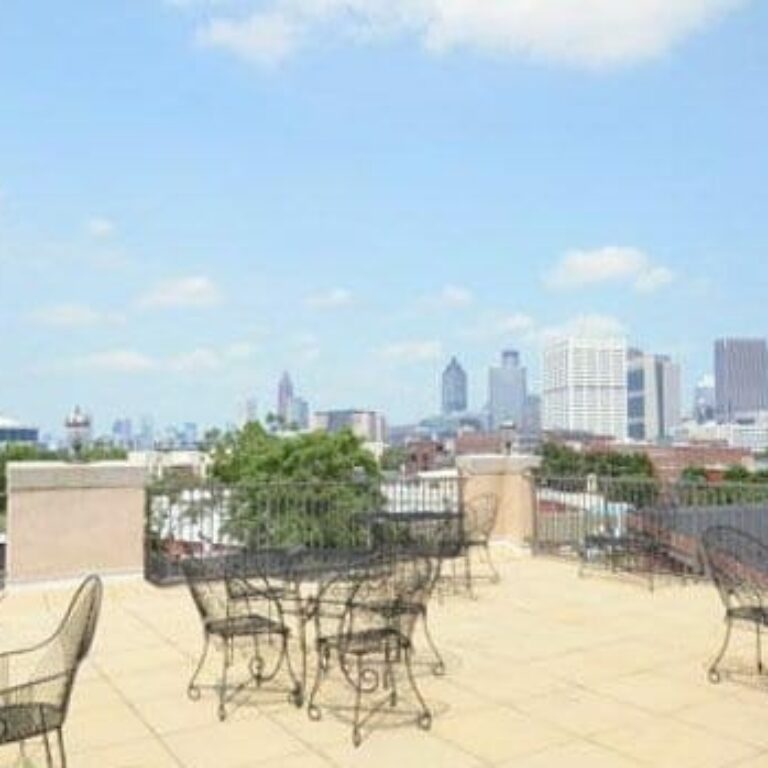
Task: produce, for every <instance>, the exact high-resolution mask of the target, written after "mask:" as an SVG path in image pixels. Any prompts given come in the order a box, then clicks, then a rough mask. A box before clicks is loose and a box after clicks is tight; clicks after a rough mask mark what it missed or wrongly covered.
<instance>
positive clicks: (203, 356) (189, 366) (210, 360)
mask: <svg viewBox="0 0 768 768" xmlns="http://www.w3.org/2000/svg"><path fill="white" fill-rule="evenodd" d="M221 364H222V360H221V356H220V355H219V354H218V353H217V352H216V351H214V350H212V349H209V348H207V347H199V348H198V349H193V350H192V351H191V352H185V353H183V354H181V355H176V356H174V357H172V358H171V359H170V360H168V362H167V364H166V365H167V367H168V369H169V370H171V371H175V372H177V373H199V372H201V371H215V370H217V369H218V368H220V367H221Z"/></svg>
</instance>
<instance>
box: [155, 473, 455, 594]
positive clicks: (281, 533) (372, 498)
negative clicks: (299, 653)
mask: <svg viewBox="0 0 768 768" xmlns="http://www.w3.org/2000/svg"><path fill="white" fill-rule="evenodd" d="M460 490H461V489H460V482H459V479H458V477H447V478H442V477H441V478H438V479H422V478H419V479H415V480H403V479H398V480H385V481H382V482H380V483H379V482H374V483H369V482H362V483H361V482H351V483H326V482H264V483H241V484H237V485H223V484H218V483H204V484H197V485H193V484H190V483H186V484H178V483H170V484H157V485H153V486H152V487H150V488H149V489H148V493H147V510H146V541H145V553H146V554H145V575H146V577H147V579H149V580H150V581H153V582H156V583H166V582H172V581H176V580H178V579H179V578H180V577H181V561H182V560H183V559H184V558H187V557H210V556H218V555H227V554H231V553H235V552H239V551H242V550H244V549H249V550H255V549H259V550H264V549H275V548H279V549H297V548H300V549H312V550H324V551H329V550H335V551H347V552H351V553H352V552H359V551H361V550H367V549H370V548H371V547H372V546H373V538H374V537H375V536H376V535H377V534H376V531H377V530H380V527H381V525H380V524H381V519H382V516H390V515H392V516H396V515H405V514H412V513H414V512H420V513H441V514H456V515H458V513H459V510H460V507H461V492H460ZM374 523H375V524H374Z"/></svg>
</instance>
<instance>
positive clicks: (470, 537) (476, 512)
mask: <svg viewBox="0 0 768 768" xmlns="http://www.w3.org/2000/svg"><path fill="white" fill-rule="evenodd" d="M498 512H499V499H498V496H496V494H495V493H484V494H482V495H480V496H475V497H473V498H471V499H468V500H467V501H466V502H465V504H464V540H465V542H467V543H469V544H487V543H488V541H489V540H490V538H491V534H492V533H493V529H494V527H495V525H496V517H497V516H498Z"/></svg>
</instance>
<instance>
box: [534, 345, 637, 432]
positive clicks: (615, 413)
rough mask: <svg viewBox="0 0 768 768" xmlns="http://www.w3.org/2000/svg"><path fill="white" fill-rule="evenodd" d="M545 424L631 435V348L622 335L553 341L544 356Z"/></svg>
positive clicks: (560, 428) (570, 430) (547, 428)
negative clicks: (628, 429)
mask: <svg viewBox="0 0 768 768" xmlns="http://www.w3.org/2000/svg"><path fill="white" fill-rule="evenodd" d="M541 405H542V427H543V428H544V429H545V430H563V431H568V432H588V433H591V434H595V435H605V436H611V437H614V438H616V439H617V440H624V439H626V436H627V347H626V342H625V341H624V340H623V339H615V338H584V337H568V338H560V339H553V340H552V341H550V342H549V343H548V344H547V345H546V346H545V348H544V355H543V360H542V403H541Z"/></svg>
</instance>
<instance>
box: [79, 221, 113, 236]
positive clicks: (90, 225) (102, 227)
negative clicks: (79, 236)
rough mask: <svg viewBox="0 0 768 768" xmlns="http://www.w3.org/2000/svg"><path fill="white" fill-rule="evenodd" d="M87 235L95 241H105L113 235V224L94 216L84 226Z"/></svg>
mask: <svg viewBox="0 0 768 768" xmlns="http://www.w3.org/2000/svg"><path fill="white" fill-rule="evenodd" d="M85 228H86V231H87V232H88V234H89V235H90V236H91V237H92V238H94V239H95V240H105V239H106V238H108V237H111V236H112V235H113V234H114V233H115V224H114V222H113V221H112V220H111V219H105V218H104V217H103V216H94V217H93V218H91V219H88V221H87V222H86V225H85Z"/></svg>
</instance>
